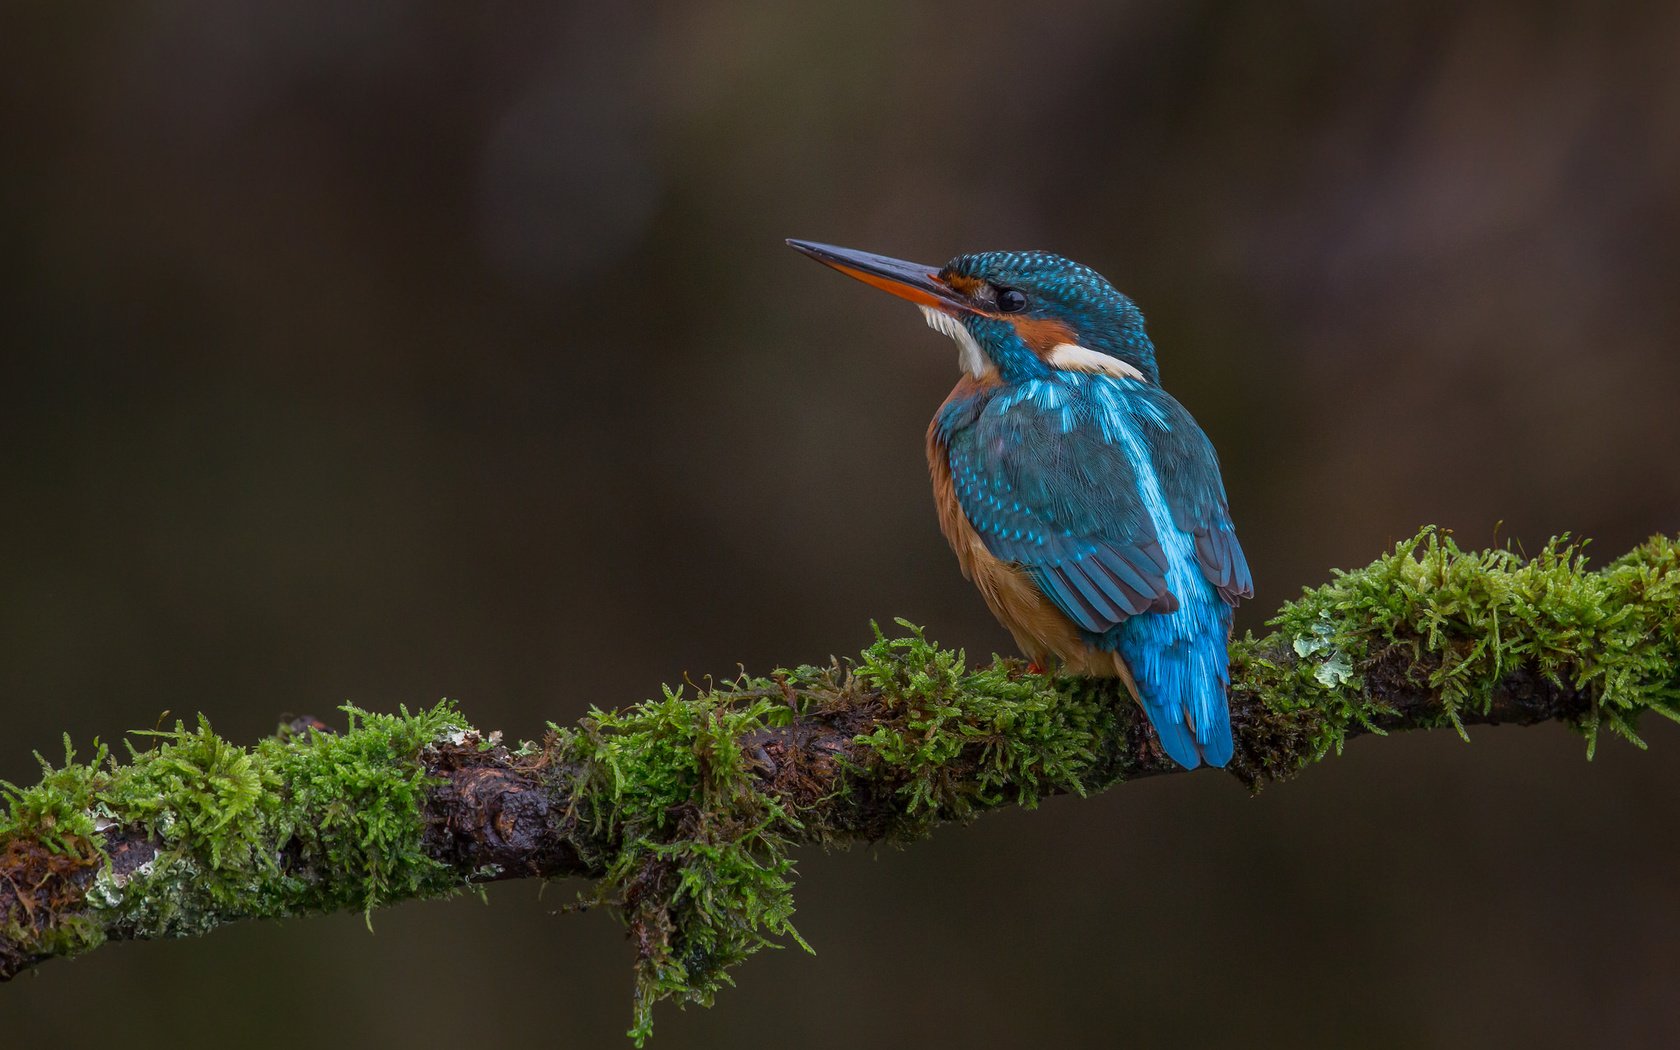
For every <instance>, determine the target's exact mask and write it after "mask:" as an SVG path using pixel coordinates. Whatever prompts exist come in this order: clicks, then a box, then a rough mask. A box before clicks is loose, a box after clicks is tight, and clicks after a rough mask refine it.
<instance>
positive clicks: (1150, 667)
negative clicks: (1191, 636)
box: [1120, 640, 1233, 769]
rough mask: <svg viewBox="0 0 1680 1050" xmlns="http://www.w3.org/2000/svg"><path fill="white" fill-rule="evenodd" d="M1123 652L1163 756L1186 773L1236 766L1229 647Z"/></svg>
mask: <svg viewBox="0 0 1680 1050" xmlns="http://www.w3.org/2000/svg"><path fill="white" fill-rule="evenodd" d="M1151 641H1153V640H1151ZM1120 648H1121V655H1122V656H1124V657H1125V658H1126V661H1127V663H1128V664H1129V665H1130V667H1131V669H1132V676H1133V678H1134V679H1135V681H1136V683H1137V689H1138V696H1139V698H1140V699H1141V700H1142V702H1143V710H1144V713H1145V714H1146V715H1148V717H1149V722H1150V724H1151V725H1153V726H1154V727H1155V735H1156V736H1158V737H1159V738H1160V740H1161V748H1162V750H1164V751H1166V753H1167V755H1168V756H1169V757H1170V758H1171V759H1172V760H1173V761H1174V762H1177V763H1178V764H1179V765H1181V766H1183V767H1185V768H1186V769H1195V768H1196V767H1197V766H1199V765H1201V764H1203V763H1204V762H1205V763H1206V764H1208V765H1210V766H1224V765H1225V764H1226V763H1228V762H1230V761H1231V753H1232V750H1233V745H1232V739H1231V712H1230V708H1229V706H1228V705H1227V702H1226V696H1225V690H1226V683H1227V682H1228V681H1229V679H1230V675H1229V672H1228V671H1227V669H1226V663H1225V648H1224V646H1223V645H1222V644H1215V645H1212V646H1192V645H1190V644H1189V643H1187V642H1186V641H1184V640H1178V641H1176V642H1171V643H1168V644H1166V645H1164V646H1163V645H1160V644H1159V642H1158V641H1156V642H1155V644H1149V642H1145V643H1144V644H1141V645H1126V644H1122V645H1121V646H1120ZM1192 727H1194V728H1192Z"/></svg>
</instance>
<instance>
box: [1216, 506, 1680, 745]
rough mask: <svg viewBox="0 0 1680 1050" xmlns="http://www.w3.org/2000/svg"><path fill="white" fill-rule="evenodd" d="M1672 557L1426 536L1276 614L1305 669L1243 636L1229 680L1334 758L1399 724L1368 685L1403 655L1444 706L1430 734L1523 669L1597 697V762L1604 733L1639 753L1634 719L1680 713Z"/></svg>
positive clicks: (1668, 548)
mask: <svg viewBox="0 0 1680 1050" xmlns="http://www.w3.org/2000/svg"><path fill="white" fill-rule="evenodd" d="M1677 557H1680V555H1677V550H1676V545H1675V543H1674V542H1673V541H1671V540H1668V539H1665V538H1663V537H1657V538H1655V539H1653V540H1651V541H1650V542H1649V543H1647V544H1646V545H1645V546H1644V547H1641V548H1640V549H1639V550H1637V551H1635V552H1633V553H1632V554H1630V555H1628V556H1627V557H1625V558H1623V559H1621V560H1620V561H1618V562H1616V563H1615V564H1614V565H1612V566H1610V567H1609V568H1608V569H1607V570H1605V571H1603V572H1595V571H1591V570H1589V569H1588V567H1587V560H1586V557H1585V555H1584V553H1583V548H1582V546H1581V545H1575V544H1572V543H1570V542H1568V540H1567V539H1558V540H1553V541H1552V542H1550V543H1548V544H1547V545H1546V546H1545V547H1544V548H1543V549H1542V550H1541V551H1540V553H1539V554H1537V555H1536V556H1535V557H1533V558H1530V559H1525V558H1523V557H1522V556H1521V555H1519V554H1517V553H1516V552H1514V551H1511V550H1491V551H1465V550H1462V549H1460V548H1459V546H1458V545H1457V544H1456V543H1455V542H1454V541H1453V539H1452V538H1451V537H1450V536H1448V535H1445V534H1443V533H1441V532H1440V531H1438V530H1436V529H1433V528H1431V529H1425V530H1424V531H1423V532H1421V533H1419V534H1418V535H1417V536H1415V537H1413V538H1412V539H1410V540H1407V541H1405V542H1403V543H1401V544H1399V545H1398V546H1396V547H1395V549H1394V551H1393V553H1391V554H1389V555H1387V556H1385V557H1382V558H1379V559H1378V560H1377V561H1375V562H1373V563H1372V564H1371V565H1369V566H1367V567H1366V568H1363V569H1359V570H1357V571H1353V572H1337V573H1336V574H1335V576H1334V578H1333V579H1332V580H1331V582H1330V583H1328V584H1326V585H1324V586H1322V587H1319V588H1316V589H1313V590H1308V591H1306V592H1305V593H1304V594H1303V595H1302V597H1301V598H1300V599H1298V600H1296V601H1294V602H1290V603H1289V604H1287V605H1285V606H1284V607H1283V609H1282V610H1280V611H1279V613H1278V615H1277V616H1276V617H1274V618H1273V619H1272V621H1271V626H1273V627H1275V628H1277V631H1278V635H1280V636H1281V638H1282V639H1284V640H1286V641H1287V642H1288V643H1289V644H1290V645H1291V646H1292V648H1293V650H1294V653H1295V655H1296V656H1298V657H1299V660H1298V661H1286V660H1278V659H1277V658H1276V657H1277V648H1276V639H1263V640H1260V641H1256V640H1255V639H1253V638H1247V639H1245V640H1244V641H1242V642H1240V643H1238V644H1237V645H1236V646H1235V647H1234V654H1235V655H1236V657H1237V663H1238V668H1237V672H1238V673H1237V675H1236V676H1235V677H1237V678H1238V679H1239V680H1242V681H1243V682H1244V684H1245V687H1246V688H1248V689H1249V690H1251V691H1253V692H1255V693H1257V694H1258V695H1259V696H1261V697H1263V698H1264V700H1265V702H1266V703H1267V705H1269V706H1270V707H1271V708H1272V709H1274V710H1276V711H1280V712H1286V713H1302V712H1307V713H1311V714H1312V715H1314V716H1316V717H1317V722H1316V725H1317V728H1316V737H1315V741H1314V744H1315V753H1316V754H1323V753H1324V752H1325V751H1328V750H1332V749H1334V750H1338V751H1339V750H1340V749H1341V746H1342V744H1343V742H1344V741H1345V739H1346V736H1347V732H1348V730H1349V729H1350V728H1352V727H1355V726H1358V727H1363V728H1365V729H1375V728H1376V725H1375V723H1376V721H1377V720H1379V719H1381V718H1383V717H1384V716H1387V715H1391V714H1393V712H1392V711H1390V710H1389V709H1387V708H1386V707H1384V706H1382V705H1381V704H1380V703H1377V702H1375V701H1373V700H1372V699H1371V696H1370V694H1369V692H1367V691H1366V690H1365V688H1364V687H1365V685H1366V682H1365V676H1366V675H1367V674H1368V673H1369V672H1370V670H1371V669H1372V668H1373V667H1374V666H1376V665H1377V663H1378V662H1379V661H1382V660H1385V659H1388V658H1391V657H1393V656H1396V655H1398V656H1400V657H1403V658H1404V663H1405V665H1406V666H1407V667H1409V668H1410V669H1411V673H1412V674H1413V675H1414V677H1415V680H1416V682H1417V684H1418V685H1419V686H1420V687H1422V688H1424V689H1427V690H1428V691H1429V692H1431V693H1433V694H1435V695H1436V696H1438V698H1439V702H1440V712H1439V715H1438V716H1437V717H1436V719H1435V723H1436V724H1439V725H1450V726H1453V727H1454V728H1456V729H1457V730H1458V732H1459V733H1460V734H1463V732H1464V727H1463V721H1462V715H1463V714H1464V713H1465V712H1477V713H1486V712H1487V711H1488V709H1489V706H1490V705H1491V703H1492V701H1493V697H1494V694H1495V691H1496V690H1497V689H1498V688H1499V687H1500V686H1501V684H1502V683H1503V682H1504V680H1505V678H1506V676H1508V675H1510V674H1511V673H1513V672H1514V671H1516V670H1517V669H1518V668H1524V669H1526V670H1529V671H1532V672H1537V673H1538V674H1539V675H1540V676H1542V677H1543V678H1544V679H1546V680H1547V681H1550V682H1552V683H1553V684H1555V685H1557V686H1559V687H1566V688H1570V689H1577V690H1584V691H1588V692H1590V694H1591V696H1592V698H1593V702H1592V706H1591V710H1590V712H1589V714H1588V716H1587V717H1586V718H1584V719H1583V720H1581V722H1580V723H1579V725H1578V728H1579V729H1580V730H1581V731H1582V732H1583V733H1584V734H1585V735H1586V736H1587V739H1588V749H1589V754H1590V753H1591V749H1592V748H1593V747H1594V746H1595V745H1596V741H1597V734H1598V731H1599V730H1600V729H1601V728H1609V729H1611V730H1613V731H1615V732H1616V733H1618V734H1620V735H1622V736H1625V737H1626V738H1628V739H1629V740H1632V741H1633V742H1635V743H1638V744H1641V746H1643V744H1642V742H1641V741H1640V740H1639V737H1638V735H1637V734H1636V732H1635V725H1636V723H1637V721H1638V719H1639V716H1640V715H1642V714H1643V713H1644V712H1646V711H1657V712H1659V713H1661V714H1664V715H1666V716H1668V717H1670V718H1673V717H1676V704H1677V702H1680V686H1677V681H1680V656H1677V651H1680V646H1677V645H1676V640H1675V630H1676V628H1675V623H1676V619H1677V617H1680V571H1677V570H1676V568H1675V563H1676V559H1677ZM1307 757H1308V758H1311V757H1314V756H1307Z"/></svg>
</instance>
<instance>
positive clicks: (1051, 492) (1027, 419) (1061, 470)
mask: <svg viewBox="0 0 1680 1050" xmlns="http://www.w3.org/2000/svg"><path fill="white" fill-rule="evenodd" d="M1042 390H1043V391H1045V393H1044V394H1043V397H1042V398H1033V397H1026V398H1021V397H996V398H992V399H990V400H989V401H987V402H984V403H975V404H973V405H972V406H970V407H969V408H968V409H967V410H966V411H964V412H963V413H962V415H963V416H964V417H966V418H953V419H947V420H942V421H941V422H942V423H943V424H944V426H942V428H941V429H942V430H943V431H944V433H945V435H946V436H945V440H946V450H947V455H948V456H949V459H950V464H951V477H952V481H953V482H954V485H955V488H956V496H957V502H958V504H959V505H960V506H961V507H962V511H963V514H964V515H966V516H967V518H968V520H969V523H970V524H971V525H973V526H974V529H975V531H976V532H977V533H979V535H980V538H981V540H982V541H983V542H984V543H985V544H986V549H987V550H989V551H991V553H992V554H994V555H996V556H997V557H998V558H1001V559H1002V560H1004V561H1008V562H1014V563H1015V564H1018V565H1021V566H1023V567H1025V568H1026V569H1027V570H1028V571H1029V572H1030V573H1031V574H1032V576H1033V579H1034V581H1035V582H1036V583H1037V584H1038V585H1039V587H1040V589H1041V590H1043V592H1044V594H1045V595H1046V596H1047V597H1048V598H1050V600H1051V601H1053V602H1055V604H1056V607H1057V608H1059V609H1060V610H1061V611H1062V612H1063V613H1064V614H1066V615H1067V617H1068V619H1070V620H1072V621H1073V622H1074V623H1075V624H1077V625H1078V626H1079V627H1080V628H1081V629H1083V630H1085V631H1087V632H1090V633H1091V634H1093V635H1102V634H1106V633H1107V632H1108V631H1109V630H1111V629H1112V628H1114V627H1116V626H1118V625H1119V624H1120V623H1121V622H1123V621H1124V620H1125V619H1126V618H1127V617H1130V616H1135V615H1137V614H1138V613H1141V612H1145V611H1151V610H1153V611H1160V612H1171V611H1172V610H1174V609H1176V608H1177V607H1178V601H1177V599H1176V598H1175V597H1174V596H1173V594H1172V592H1171V591H1170V590H1168V587H1167V556H1166V554H1165V553H1164V552H1163V551H1162V549H1161V543H1160V539H1159V538H1158V537H1157V536H1156V534H1155V527H1154V524H1153V523H1152V522H1151V520H1150V517H1149V512H1148V510H1147V508H1146V507H1145V506H1144V504H1143V501H1142V499H1141V498H1140V497H1139V495H1138V491H1137V483H1136V479H1135V474H1134V471H1133V469H1132V465H1131V463H1130V462H1128V461H1127V459H1126V454H1125V450H1124V448H1122V447H1121V446H1120V445H1118V444H1116V443H1114V442H1112V441H1110V440H1107V439H1105V438H1104V435H1103V432H1102V427H1101V425H1100V423H1099V422H1098V420H1097V419H1096V418H1095V417H1094V416H1093V415H1092V414H1091V413H1089V412H1081V411H1077V410H1076V409H1077V408H1078V406H1077V405H1074V404H1071V403H1069V402H1070V399H1071V398H1072V396H1073V395H1072V394H1071V393H1069V392H1068V391H1067V390H1066V388H1063V387H1060V386H1057V387H1051V386H1049V385H1048V384H1045V385H1044V386H1043V388H1042Z"/></svg>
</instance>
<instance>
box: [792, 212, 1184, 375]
mask: <svg viewBox="0 0 1680 1050" xmlns="http://www.w3.org/2000/svg"><path fill="white" fill-rule="evenodd" d="M788 245H789V246H790V247H792V248H795V249H797V250H798V251H801V252H803V253H805V254H806V255H809V256H810V257H811V258H813V259H816V260H817V261H818V262H821V263H824V264H825V265H828V266H832V267H833V268H834V269H836V270H839V271H840V272H841V273H843V274H846V275H848V276H850V277H855V278H857V279H858V280H860V281H862V282H864V283H865V284H869V285H873V286H874V287H876V288H879V289H881V290H882V291H886V292H891V293H892V294H893V295H896V296H898V297H899V298H901V299H908V300H910V301H911V302H913V303H915V304H916V305H917V306H919V307H921V310H922V313H923V314H924V315H925V316H926V317H927V322H928V324H929V325H930V326H932V327H933V328H935V329H937V330H939V331H941V332H944V333H945V334H946V335H949V336H950V337H951V338H952V339H954V340H956V342H957V346H958V347H959V349H960V357H959V361H960V364H961V365H962V368H963V369H964V370H965V371H966V372H968V373H969V374H970V375H972V376H974V377H975V378H976V379H983V378H986V377H988V376H997V377H999V378H1001V379H1002V380H1004V381H1005V382H1019V381H1021V380H1024V379H1031V378H1035V377H1041V376H1045V375H1048V374H1050V373H1052V372H1056V371H1072V372H1101V373H1107V374H1110V375H1115V376H1121V377H1125V378H1130V379H1137V380H1141V381H1144V382H1148V383H1158V382H1159V381H1160V375H1159V373H1158V372H1157V371H1156V368H1155V347H1154V345H1153V344H1152V343H1150V341H1149V336H1148V334H1147V333H1146V332H1145V331H1144V327H1143V314H1142V312H1141V311H1139V310H1138V308H1137V306H1136V304H1134V303H1133V302H1132V301H1131V300H1130V299H1128V298H1126V297H1125V296H1124V295H1122V294H1120V293H1119V292H1118V291H1116V290H1115V288H1114V286H1113V285H1112V284H1109V283H1108V280H1107V279H1106V278H1104V277H1103V275H1102V274H1100V273H1098V272H1097V271H1095V270H1093V269H1091V268H1090V267H1089V266H1085V265H1083V264H1082V263H1076V262H1074V261H1073V260H1072V259H1065V258H1063V257H1062V256H1060V255H1054V254H1052V253H1050V252H975V253H972V254H969V255H959V256H957V257H956V258H954V259H952V260H951V261H950V262H948V263H946V264H945V265H943V266H925V265H922V264H919V263H911V262H905V261H903V260H902V259H889V258H887V257H886V256H883V255H873V254H871V253H869V252H860V251H854V250H853V249H850V248H836V247H834V246H833V245H830V244H813V243H811V242H810V241H795V240H790V241H788Z"/></svg>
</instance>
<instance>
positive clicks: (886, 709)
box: [853, 620, 1131, 839]
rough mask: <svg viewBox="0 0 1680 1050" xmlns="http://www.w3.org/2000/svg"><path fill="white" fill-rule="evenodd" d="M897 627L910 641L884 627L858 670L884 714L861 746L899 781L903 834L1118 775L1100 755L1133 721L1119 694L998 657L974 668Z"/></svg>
mask: <svg viewBox="0 0 1680 1050" xmlns="http://www.w3.org/2000/svg"><path fill="white" fill-rule="evenodd" d="M897 623H898V624H899V625H900V626H901V627H903V628H905V629H906V630H907V631H908V632H909V633H908V634H907V635H905V636H903V637H898V638H888V637H886V636H885V635H883V634H882V633H881V630H880V628H879V627H878V626H877V627H876V628H875V642H874V644H873V645H871V646H870V647H869V648H867V649H865V650H864V651H863V653H862V657H861V659H860V660H859V662H858V664H857V666H856V669H855V670H854V672H853V674H854V675H855V677H856V678H857V679H858V680H860V681H861V682H862V683H864V684H865V685H866V686H868V687H869V688H870V689H871V690H872V691H874V692H875V693H876V694H877V696H878V703H879V707H880V709H879V711H878V712H875V715H876V718H875V728H874V729H873V730H872V731H871V732H869V733H866V734H864V735H861V736H859V737H858V738H857V740H856V743H857V744H858V745H859V746H860V747H861V748H863V749H864V750H865V752H866V753H868V754H870V755H872V757H873V764H874V765H875V766H876V772H877V773H884V774H885V775H887V776H889V777H891V778H893V779H895V780H898V781H900V784H899V787H898V788H897V790H898V793H899V795H900V796H901V804H902V807H903V815H904V819H903V820H902V821H900V822H899V823H898V825H897V826H896V827H895V828H893V829H892V830H893V833H894V835H895V837H899V838H906V839H908V838H915V837H918V836H920V835H921V834H923V833H925V832H926V831H927V830H928V829H929V828H930V827H931V826H932V825H933V824H935V823H938V822H940V821H945V820H964V819H967V818H968V817H970V816H972V815H973V814H974V813H975V812H977V811H979V810H984V809H990V808H993V807H996V806H1000V805H1004V804H1006V803H1013V804H1015V805H1020V806H1029V807H1030V806H1034V805H1036V804H1037V803H1038V800H1039V799H1040V798H1042V797H1043V796H1045V795H1047V794H1051V793H1058V792H1073V793H1077V794H1081V795H1083V794H1085V792H1086V790H1087V788H1088V787H1092V788H1094V787H1099V786H1102V784H1105V783H1107V782H1109V781H1111V780H1113V779H1115V778H1117V777H1118V775H1119V772H1120V769H1119V766H1118V763H1117V756H1115V755H1113V754H1111V753H1102V751H1101V748H1102V745H1103V743H1104V742H1105V741H1110V740H1114V739H1116V736H1117V734H1116V727H1117V726H1118V725H1120V724H1121V723H1122V721H1125V722H1126V723H1127V724H1129V719H1130V714H1131V712H1130V710H1129V708H1127V707H1123V706H1121V705H1120V704H1118V703H1116V700H1117V695H1118V694H1117V690H1115V689H1114V688H1112V687H1111V686H1108V685H1105V684H1102V683H1079V684H1075V683H1071V682H1069V681H1067V680H1060V681H1058V680H1057V679H1054V678H1052V677H1049V676H1047V675H1039V674H1029V673H1027V672H1026V671H1025V670H1024V669H1023V667H1022V665H1021V664H1020V663H1019V662H1017V661H1008V660H1001V659H997V658H994V659H993V662H992V663H990V664H988V665H986V666H983V667H980V668H976V669H972V670H971V669H969V668H968V667H967V658H966V654H965V653H964V652H963V651H962V650H961V649H941V648H939V647H938V646H937V645H934V644H933V643H932V642H929V641H928V640H927V637H926V636H925V635H924V633H923V632H922V629H921V628H920V627H917V626H916V625H914V624H912V623H910V622H909V621H906V620H899V621H897Z"/></svg>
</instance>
